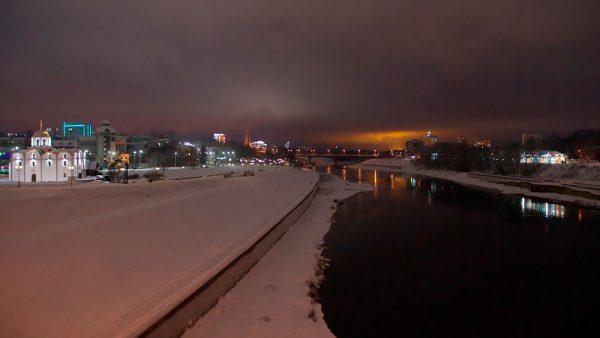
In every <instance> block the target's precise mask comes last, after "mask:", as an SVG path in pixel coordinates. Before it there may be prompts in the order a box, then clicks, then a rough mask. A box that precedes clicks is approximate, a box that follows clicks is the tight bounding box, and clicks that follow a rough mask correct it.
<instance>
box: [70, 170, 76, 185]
mask: <svg viewBox="0 0 600 338" xmlns="http://www.w3.org/2000/svg"><path fill="white" fill-rule="evenodd" d="M69 170H70V171H71V186H73V170H75V167H73V166H70V167H69Z"/></svg>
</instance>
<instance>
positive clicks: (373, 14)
mask: <svg viewBox="0 0 600 338" xmlns="http://www.w3.org/2000/svg"><path fill="white" fill-rule="evenodd" d="M39 119H44V121H45V122H46V125H49V126H50V125H51V126H58V125H59V123H60V122H61V121H63V120H75V121H90V122H93V123H94V124H95V125H97V124H99V122H100V121H102V120H103V119H109V120H110V121H111V122H112V124H113V126H115V127H116V128H117V129H118V130H120V131H123V132H126V133H136V132H145V131H155V132H158V131H167V130H173V131H177V132H180V133H182V134H185V135H189V136H197V137H206V136H208V135H209V133H211V132H213V131H224V132H225V133H228V134H229V135H230V136H232V137H234V138H239V139H240V140H241V137H242V134H243V130H244V127H245V126H248V127H249V128H250V132H251V136H252V137H253V139H264V140H265V141H267V142H282V141H285V140H288V139H289V140H292V142H293V143H296V144H297V143H350V142H353V143H362V144H364V145H367V144H368V145H373V144H375V145H377V144H381V145H382V146H383V145H385V146H399V145H400V144H401V142H402V141H403V140H404V139H406V138H408V137H412V136H416V135H419V136H420V135H421V134H423V133H424V130H427V129H432V130H433V131H434V133H436V134H438V135H440V136H442V138H444V137H445V138H446V139H453V138H454V137H455V136H457V135H466V136H486V137H490V138H494V139H495V140H499V141H503V140H509V139H515V140H518V139H519V135H520V133H521V132H522V131H529V132H544V133H551V132H556V133H560V134H565V133H568V132H571V131H573V130H574V129H577V128H590V127H596V128H597V127H599V126H600V1H598V0H590V1H587V0H564V1H555V0H532V1H527V0H492V1H483V0H474V1H466V0H455V1H449V0H427V1H424V0H391V1H384V0H370V1H354V0H346V1H328V0H318V1H312V0H310V1H307V0H304V1H298V0H296V1H288V0H252V1H225V0H221V1H197V0H196V1H179V0H169V1H164V0H162V1H153V0H143V1H142V0H140V1H124V0H119V1H107V0H102V1H81V0H74V1H59V0H53V1H48V0H27V1H10V0H0V130H2V131H11V130H23V129H35V127H36V126H37V124H38V121H39Z"/></svg>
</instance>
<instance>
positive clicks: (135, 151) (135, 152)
mask: <svg viewBox="0 0 600 338" xmlns="http://www.w3.org/2000/svg"><path fill="white" fill-rule="evenodd" d="M136 155H137V150H134V151H133V169H135V156H136Z"/></svg>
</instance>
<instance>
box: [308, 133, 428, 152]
mask: <svg viewBox="0 0 600 338" xmlns="http://www.w3.org/2000/svg"><path fill="white" fill-rule="evenodd" d="M426 132H427V131H426V130H388V131H368V132H347V133H331V134H324V135H320V137H317V138H316V139H317V140H318V142H321V143H327V144H340V145H349V146H369V147H371V146H373V147H385V148H390V149H392V148H393V149H398V148H404V147H405V143H406V141H408V140H411V139H414V138H417V139H424V138H425V133H426ZM432 133H433V134H435V135H438V136H439V134H440V133H437V132H435V131H432Z"/></svg>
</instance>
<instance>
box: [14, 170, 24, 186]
mask: <svg viewBox="0 0 600 338" xmlns="http://www.w3.org/2000/svg"><path fill="white" fill-rule="evenodd" d="M15 169H17V180H18V183H17V186H18V187H19V188H20V187H21V169H23V166H22V165H20V164H17V166H16V168H15Z"/></svg>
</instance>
